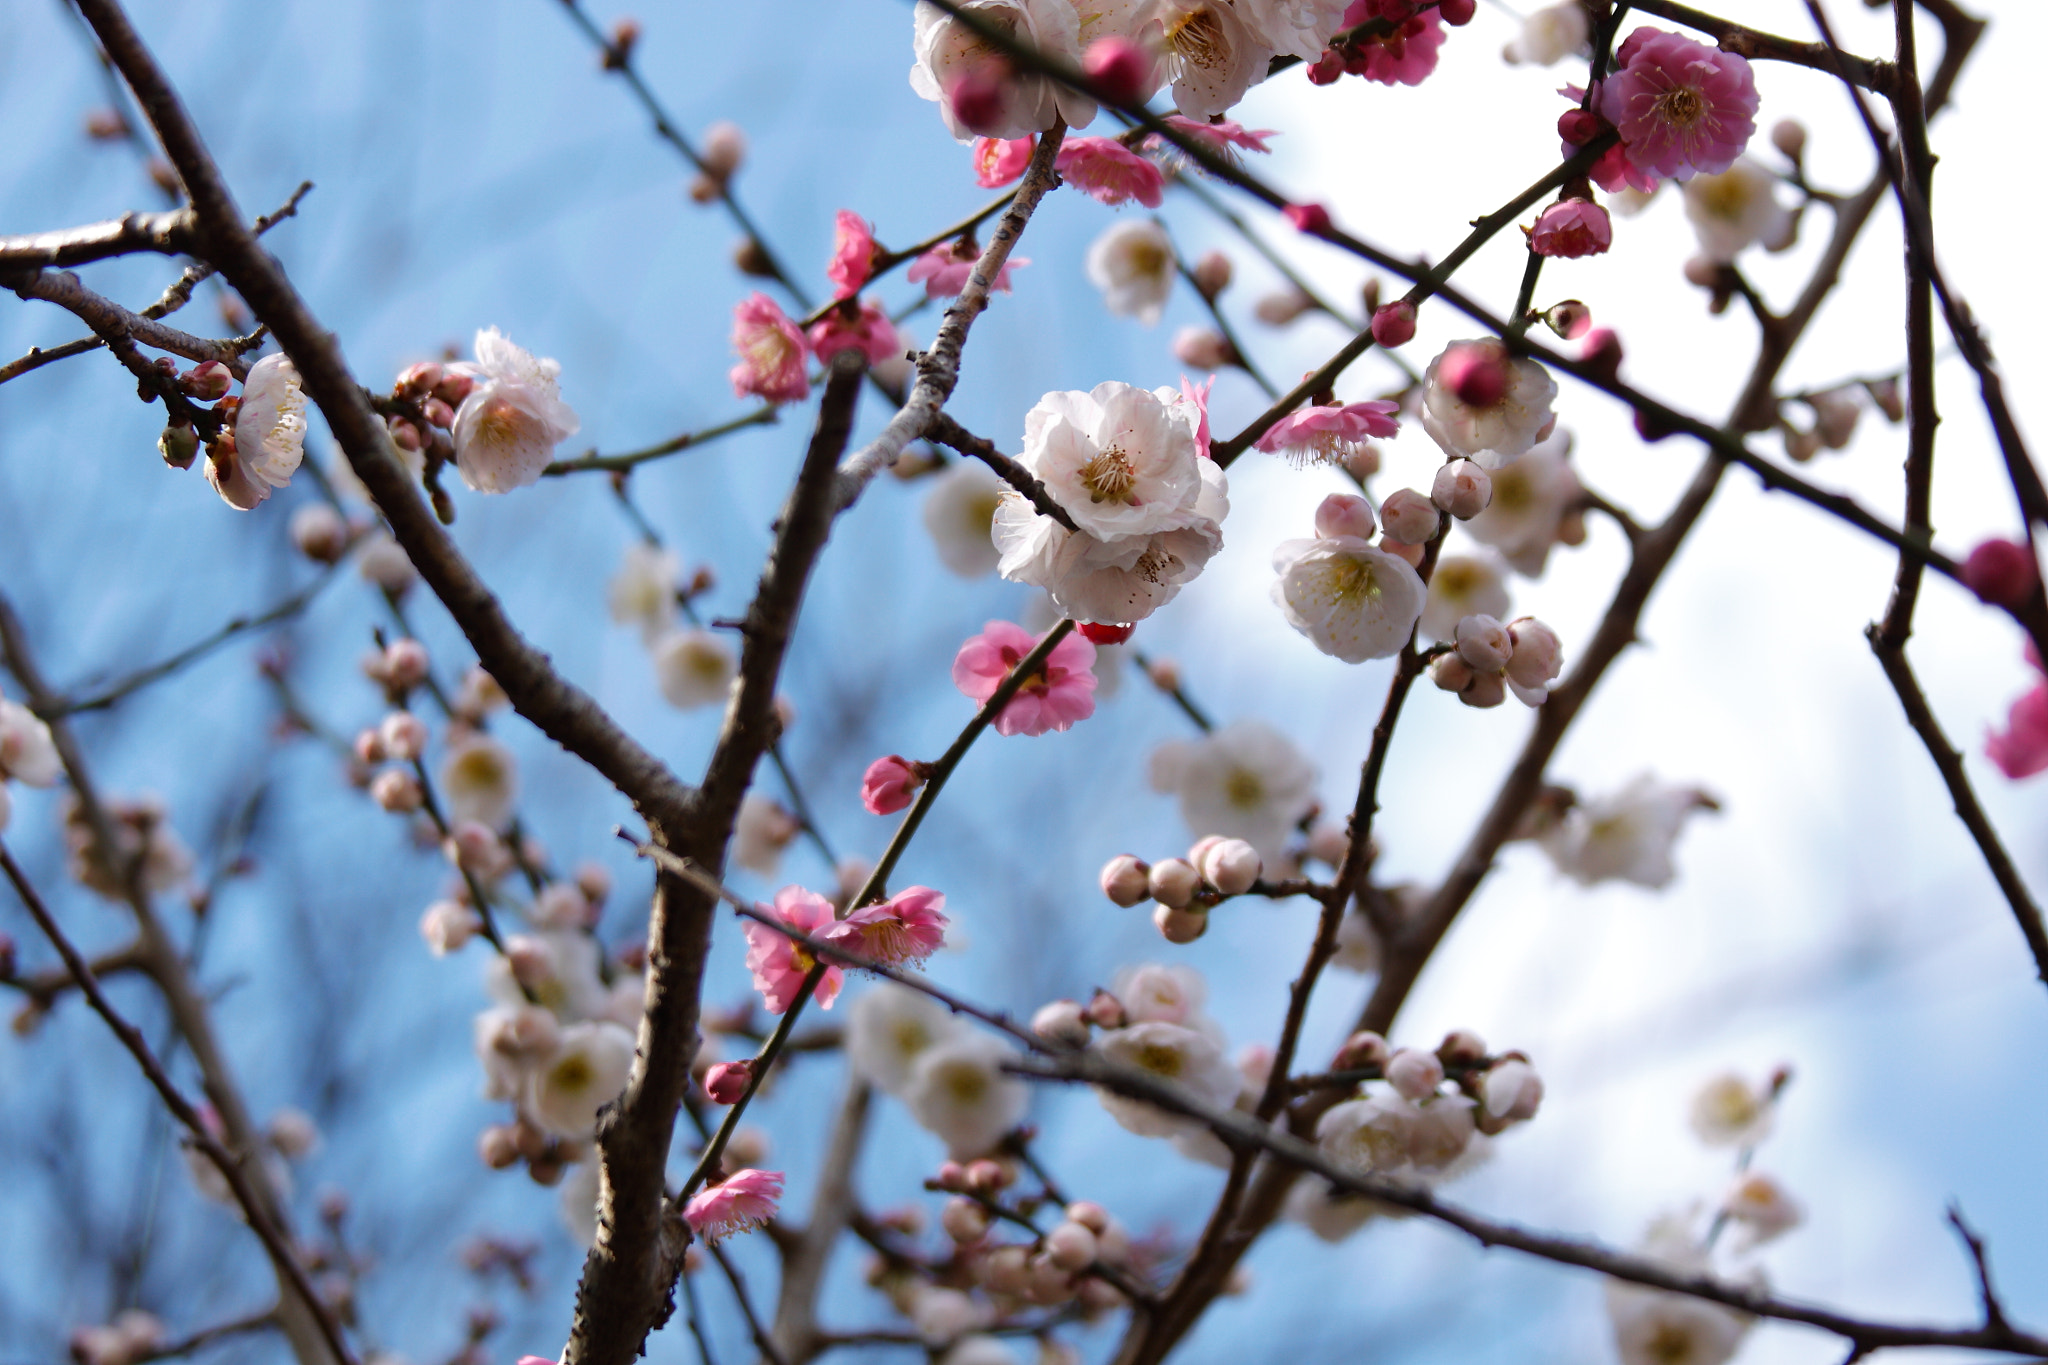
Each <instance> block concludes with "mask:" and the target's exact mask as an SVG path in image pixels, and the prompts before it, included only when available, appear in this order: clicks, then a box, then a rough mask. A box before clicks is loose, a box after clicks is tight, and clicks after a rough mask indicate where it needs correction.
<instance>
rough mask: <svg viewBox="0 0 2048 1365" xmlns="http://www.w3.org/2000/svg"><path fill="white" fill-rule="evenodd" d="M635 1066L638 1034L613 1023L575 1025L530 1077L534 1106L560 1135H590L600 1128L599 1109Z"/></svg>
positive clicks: (540, 1118) (543, 1121) (542, 1121)
mask: <svg viewBox="0 0 2048 1365" xmlns="http://www.w3.org/2000/svg"><path fill="white" fill-rule="evenodd" d="M632 1070H633V1035H632V1034H630V1033H628V1032H626V1030H624V1029H622V1028H620V1027H619V1026H618V1025H617V1024H613V1023H600V1022H595V1021H586V1022H584V1023H581V1024H571V1025H570V1026H569V1027H567V1028H565V1029H563V1030H562V1043H561V1046H560V1047H558V1048H556V1049H555V1053H554V1056H552V1057H550V1058H549V1059H548V1061H547V1065H545V1066H543V1067H542V1068H540V1069H539V1070H537V1071H536V1072H534V1074H533V1076H532V1078H531V1079H530V1080H529V1081H528V1083H527V1085H528V1092H527V1105H528V1108H530V1109H531V1110H532V1113H533V1118H534V1121H535V1122H536V1123H538V1124H540V1126H541V1127H543V1128H545V1129H547V1130H548V1131H549V1132H550V1133H553V1134H554V1135H555V1136H557V1137H564V1138H572V1139H580V1138H587V1137H589V1136H590V1135H591V1134H592V1133H594V1132H596V1131H597V1111H598V1110H599V1109H602V1108H603V1107H604V1106H605V1105H607V1104H609V1103H611V1102H612V1101H613V1100H615V1099H617V1098H618V1095H619V1092H620V1091H622V1090H624V1089H625V1088H626V1078H627V1076H628V1075H630V1074H631V1072H632Z"/></svg>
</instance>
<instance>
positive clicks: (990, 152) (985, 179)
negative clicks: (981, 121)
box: [974, 137, 1038, 190]
mask: <svg viewBox="0 0 2048 1365" xmlns="http://www.w3.org/2000/svg"><path fill="white" fill-rule="evenodd" d="M1037 145H1038V139H1037V138H1033V137H1013V138H999V137H978V138H976V139H974V183H975V184H977V185H979V186H981V187H982V188H983V189H985V190H999V189H1001V188H1002V187H1003V186H1005V185H1007V184H1010V183H1011V182H1012V181H1014V180H1016V179H1017V177H1019V176H1021V175H1023V174H1024V168H1025V167H1026V166H1029V165H1030V164H1031V150H1032V148H1034V147H1036V146H1037Z"/></svg>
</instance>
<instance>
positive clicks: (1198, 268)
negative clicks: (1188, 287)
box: [1192, 251, 1235, 301]
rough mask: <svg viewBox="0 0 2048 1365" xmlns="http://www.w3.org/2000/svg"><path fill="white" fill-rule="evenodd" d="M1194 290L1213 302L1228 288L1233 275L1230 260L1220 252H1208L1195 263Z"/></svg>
mask: <svg viewBox="0 0 2048 1365" xmlns="http://www.w3.org/2000/svg"><path fill="white" fill-rule="evenodd" d="M1192 273H1193V274H1194V277H1195V288H1196V290H1197V291H1199V292H1200V293H1201V295H1202V297H1203V298H1205V299H1209V300H1211V301H1213V300H1214V299H1215V298H1216V296H1217V295H1219V294H1221V293H1222V292H1223V291H1224V290H1226V289H1228V288H1230V280H1231V276H1232V275H1233V274H1234V273H1235V272H1234V270H1233V267H1232V266H1231V264H1230V258H1229V257H1228V256H1226V255H1224V254H1223V253H1222V252H1220V251H1208V252H1204V253H1203V254H1202V259H1201V260H1199V261H1196V262H1195V268H1194V271H1193V272H1192Z"/></svg>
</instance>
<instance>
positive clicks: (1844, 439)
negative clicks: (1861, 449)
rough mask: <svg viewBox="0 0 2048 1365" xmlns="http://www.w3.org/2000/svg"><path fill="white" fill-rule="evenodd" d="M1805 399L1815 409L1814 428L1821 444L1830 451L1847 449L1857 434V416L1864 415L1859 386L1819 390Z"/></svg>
mask: <svg viewBox="0 0 2048 1365" xmlns="http://www.w3.org/2000/svg"><path fill="white" fill-rule="evenodd" d="M1806 401H1807V403H1808V404H1809V405H1810V406H1811V407H1812V408H1813V431H1814V434H1815V435H1816V436H1818V437H1820V443H1821V444H1822V445H1823V446H1825V447H1827V448H1828V449H1829V450H1841V449H1843V448H1845V447H1846V446H1847V445H1848V444H1849V442H1850V440H1851V439H1852V438H1853V437H1854V436H1855V435H1856V419H1857V418H1859V417H1861V416H1862V415H1863V405H1862V404H1861V403H1859V402H1857V401H1856V389H1855V388H1854V387H1853V386H1849V385H1845V386H1843V387H1842V388H1839V389H1829V390H1827V391H1826V392H1825V393H1816V394H1814V395H1813V396H1812V397H1810V398H1808V399H1807V400H1806Z"/></svg>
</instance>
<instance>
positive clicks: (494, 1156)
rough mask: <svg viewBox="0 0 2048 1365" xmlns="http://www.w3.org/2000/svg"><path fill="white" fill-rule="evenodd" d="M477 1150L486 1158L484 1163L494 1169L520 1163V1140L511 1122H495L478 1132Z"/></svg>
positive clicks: (505, 1168)
mask: <svg viewBox="0 0 2048 1365" xmlns="http://www.w3.org/2000/svg"><path fill="white" fill-rule="evenodd" d="M476 1152H477V1155H478V1156H480V1157H482V1158H483V1159H484V1165H486V1166H488V1167H490V1168H491V1169H492V1170H494V1171H503V1170H508V1169H510V1168H511V1167H513V1166H516V1165H518V1164H519V1142H518V1139H516V1138H515V1137H514V1136H513V1131H512V1128H511V1125H509V1124H503V1123H494V1124H492V1125H491V1126H490V1127H488V1128H486V1129H484V1130H483V1132H481V1133H479V1134H477V1140H476Z"/></svg>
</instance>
